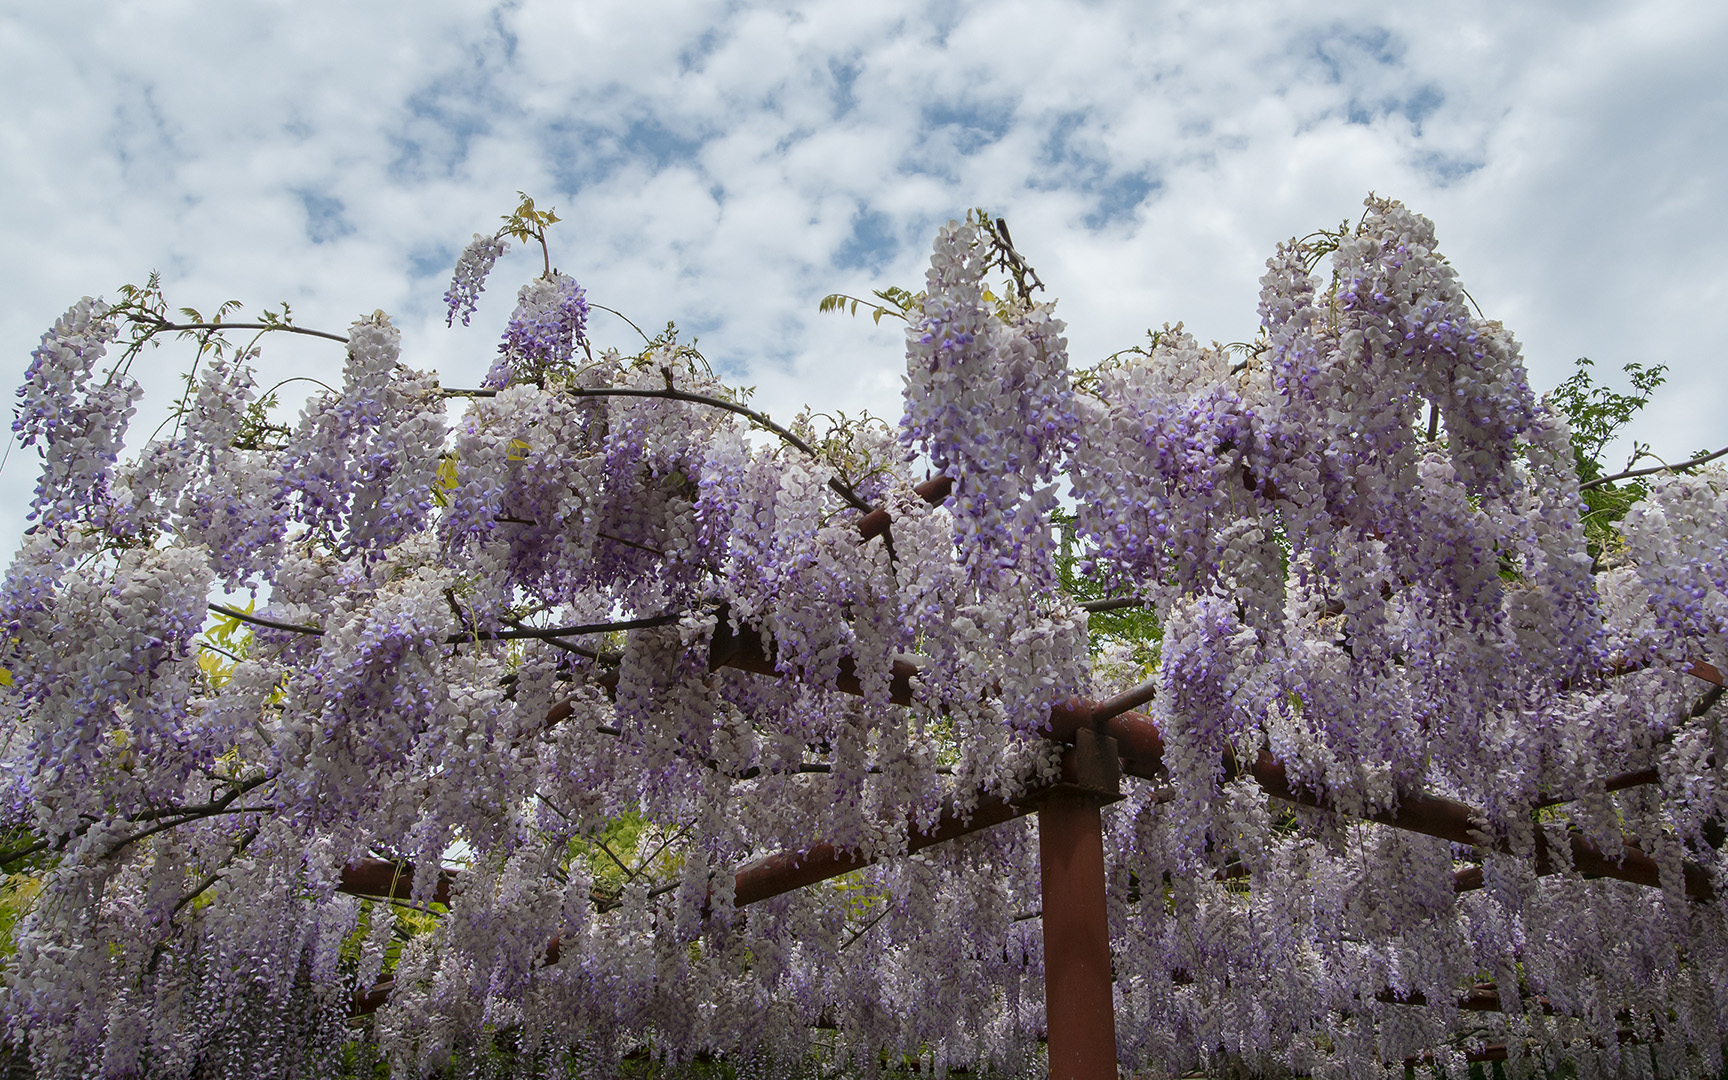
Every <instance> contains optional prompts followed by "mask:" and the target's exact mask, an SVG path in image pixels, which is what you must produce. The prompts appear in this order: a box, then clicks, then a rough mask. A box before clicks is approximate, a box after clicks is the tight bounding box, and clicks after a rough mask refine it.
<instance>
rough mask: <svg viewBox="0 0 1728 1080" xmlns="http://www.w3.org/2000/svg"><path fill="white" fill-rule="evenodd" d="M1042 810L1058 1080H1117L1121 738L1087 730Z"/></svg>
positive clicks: (1048, 986)
mask: <svg viewBox="0 0 1728 1080" xmlns="http://www.w3.org/2000/svg"><path fill="white" fill-rule="evenodd" d="M1078 735H1079V737H1078V739H1077V740H1076V743H1075V746H1074V748H1073V749H1072V750H1070V751H1068V752H1067V753H1066V754H1065V755H1063V763H1062V764H1063V769H1062V772H1063V777H1062V780H1063V782H1062V783H1060V784H1058V785H1057V786H1056V788H1055V789H1054V790H1053V791H1052V792H1051V793H1050V794H1049V795H1048V796H1046V797H1045V798H1044V799H1043V800H1042V801H1041V802H1040V803H1039V806H1038V873H1039V881H1040V885H1041V888H1042V891H1043V897H1044V1014H1045V1031H1046V1032H1047V1037H1048V1039H1049V1052H1050V1078H1051V1080H1116V1006H1115V1001H1114V998H1113V992H1112V987H1111V977H1110V927H1109V923H1108V920H1107V916H1106V913H1105V910H1104V824H1103V820H1102V817H1101V815H1100V814H1099V807H1100V806H1101V805H1102V804H1103V803H1106V802H1110V801H1113V800H1114V799H1116V798H1119V797H1120V796H1119V795H1118V794H1117V787H1118V779H1117V777H1118V773H1117V771H1116V770H1117V756H1116V740H1114V739H1109V738H1101V737H1098V736H1097V735H1095V734H1094V733H1093V732H1092V731H1090V730H1087V729H1082V730H1081V731H1080V732H1079V733H1078Z"/></svg>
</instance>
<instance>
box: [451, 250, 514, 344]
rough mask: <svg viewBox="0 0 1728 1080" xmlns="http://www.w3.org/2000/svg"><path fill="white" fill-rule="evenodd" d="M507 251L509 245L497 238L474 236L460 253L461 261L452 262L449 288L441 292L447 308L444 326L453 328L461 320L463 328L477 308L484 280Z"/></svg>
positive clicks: (484, 285)
mask: <svg viewBox="0 0 1728 1080" xmlns="http://www.w3.org/2000/svg"><path fill="white" fill-rule="evenodd" d="M509 250H510V243H509V241H507V240H505V239H504V238H503V237H501V236H496V235H494V236H485V235H482V234H481V233H475V234H474V239H473V240H472V241H470V242H469V244H468V246H467V247H465V248H463V249H462V255H461V257H459V258H458V259H457V260H456V273H455V275H454V276H453V277H452V278H451V279H450V287H449V288H448V289H446V290H444V303H445V304H446V305H448V306H449V308H450V311H449V314H448V315H446V316H445V318H444V324H445V325H446V326H454V325H455V324H456V320H457V319H461V320H462V325H463V326H467V325H468V320H469V319H470V318H471V317H473V315H474V311H475V309H476V308H477V307H479V304H480V294H481V293H482V292H483V291H485V289H486V276H487V275H488V274H490V273H491V272H492V266H493V264H494V263H496V262H497V261H498V257H499V256H500V255H503V254H504V253H505V252H506V251H509Z"/></svg>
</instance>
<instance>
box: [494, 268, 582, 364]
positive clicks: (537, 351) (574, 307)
mask: <svg viewBox="0 0 1728 1080" xmlns="http://www.w3.org/2000/svg"><path fill="white" fill-rule="evenodd" d="M587 327H588V300H587V294H586V293H585V292H584V291H583V289H582V287H581V286H580V285H578V284H576V279H575V278H572V277H569V276H568V275H565V274H561V273H559V272H558V271H556V270H554V271H553V272H552V273H551V275H550V276H547V277H541V278H536V279H535V280H534V281H531V282H529V283H528V284H527V285H524V286H522V291H521V292H520V293H518V294H517V297H516V310H515V311H513V312H511V314H510V322H509V323H508V324H507V325H506V326H505V327H504V340H503V341H502V342H501V343H500V344H499V346H498V359H497V360H495V361H493V364H492V370H491V371H489V372H487V373H486V383H485V385H486V386H488V387H492V388H500V387H504V386H508V385H509V384H511V383H513V382H544V381H545V380H546V379H548V378H551V377H554V376H557V375H561V374H564V373H566V372H568V371H569V370H570V367H571V362H572V360H573V359H574V358H575V353H576V347H577V346H578V345H581V344H583V343H584V342H585V341H586V340H587V336H586V332H587Z"/></svg>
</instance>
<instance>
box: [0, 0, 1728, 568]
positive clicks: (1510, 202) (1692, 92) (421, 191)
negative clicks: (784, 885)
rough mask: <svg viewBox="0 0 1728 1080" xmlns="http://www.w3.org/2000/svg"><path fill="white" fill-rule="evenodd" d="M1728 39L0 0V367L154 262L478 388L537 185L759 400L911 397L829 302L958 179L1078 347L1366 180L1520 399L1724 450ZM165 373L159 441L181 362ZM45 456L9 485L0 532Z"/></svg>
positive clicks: (1669, 14)
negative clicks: (1478, 329)
mask: <svg viewBox="0 0 1728 1080" xmlns="http://www.w3.org/2000/svg"><path fill="white" fill-rule="evenodd" d="M1725 53H1728V5H1723V4H1721V3H1719V2H1706V0H1689V2H1688V0H1639V2H1636V3H1600V2H1589V0H1566V2H1552V3H1544V2H1538V0H1529V2H1522V3H1518V4H1507V3H1503V2H1499V3H1491V4H1489V3H1473V2H1468V0H1453V2H1449V3H1445V4H1399V5H1387V4H1381V3H1375V4H1368V3H1350V2H1343V0H1325V2H1309V3H1303V4H1300V5H1297V4H1290V3H1275V2H1255V0H1223V2H1210V3H1161V2H1145V3H1138V4H1127V3H1109V2H1076V3H1058V2H1041V3H1020V2H1013V0H1006V2H997V3H992V4H988V5H984V4H968V3H960V2H955V0H925V2H923V3H905V2H902V0H872V2H870V3H857V2H832V0H815V2H808V3H801V4H797V5H791V6H767V5H757V4H745V3H719V2H706V0H631V2H628V3H617V2H610V0H605V2H602V0H559V2H547V0H518V2H511V3H504V4H501V5H496V6H486V5H484V4H480V3H460V2H455V0H422V2H419V3H415V4H388V5H386V4H365V3H355V2H353V0H348V2H345V3H325V2H322V0H295V2H293V3H289V2H286V0H271V2H254V3H230V4H197V3H191V2H187V0H178V2H176V0H132V2H127V3H113V2H109V3H89V2H84V0H57V2H56V3H53V4H43V3H26V2H23V0H4V2H0V206H4V208H5V210H4V213H3V214H0V297H3V298H4V299H3V301H0V378H3V379H4V380H5V381H7V382H8V383H10V384H13V385H15V384H16V383H17V382H18V381H19V378H20V377H21V375H22V372H23V370H24V368H25V365H26V364H27V363H28V361H29V354H30V350H31V349H32V348H33V347H34V346H35V344H36V342H37V341H38V339H39V337H40V335H41V333H42V331H43V330H44V329H46V328H47V327H48V326H49V325H50V324H51V323H52V322H53V320H54V319H55V318H56V316H57V315H58V314H59V313H60V312H61V311H63V310H64V309H65V308H66V307H67V305H68V304H69V303H70V302H72V301H74V300H76V299H77V298H78V297H79V296H81V295H85V294H91V295H102V294H106V295H107V296H109V297H112V296H113V295H114V290H115V288H116V286H118V285H120V284H122V283H124V282H136V281H141V280H142V279H143V278H144V277H145V275H146V274H148V273H149V272H150V271H151V270H152V269H157V270H160V271H161V272H162V275H163V281H164V283H165V285H166V287H167V289H168V291H169V296H170V300H171V302H173V303H175V304H188V305H192V306H195V307H199V308H206V309H207V308H209V307H213V306H214V305H215V304H216V303H218V302H220V301H222V300H226V299H229V298H235V299H240V300H243V301H245V302H246V303H247V304H248V305H249V307H253V308H256V307H257V306H259V305H262V304H265V303H276V302H279V301H282V300H287V301H289V302H291V303H292V304H293V306H294V310H295V312H296V315H297V318H298V319H299V321H300V322H301V323H302V324H304V325H308V326H315V327H324V328H329V329H341V328H343V327H344V326H346V324H347V323H348V322H350V321H351V320H352V319H354V318H355V317H356V316H358V315H359V314H361V313H363V312H370V311H372V310H373V309H375V308H383V309H384V310H386V311H388V312H390V313H391V314H392V315H393V316H394V317H395V318H396V320H397V321H398V323H399V325H401V326H402V327H403V329H404V332H405V334H406V337H407V341H408V348H409V352H410V356H409V357H408V359H409V360H410V362H412V363H415V364H416V365H417V366H424V367H432V368H436V369H437V370H438V371H439V372H440V373H441V375H442V376H443V379H444V382H445V384H446V385H472V384H474V383H475V382H476V381H477V380H478V379H479V377H480V376H481V374H482V373H483V372H484V371H485V369H486V366H487V364H488V362H489V358H490V354H491V353H492V352H493V348H494V345H493V342H494V341H495V340H496V335H497V332H498V330H499V328H500V327H501V326H502V324H503V321H504V319H505V317H506V316H507V314H508V309H509V307H510V306H511V294H512V293H513V291H514V289H515V287H516V286H517V285H518V284H520V283H521V282H522V281H525V280H526V279H527V278H528V277H529V276H531V275H532V274H533V273H534V272H535V271H536V270H537V262H538V255H537V254H535V255H534V256H533V257H532V258H530V256H529V255H528V254H526V253H524V252H523V251H521V250H520V249H518V250H516V251H513V252H512V254H511V255H510V256H509V257H508V258H507V259H506V260H504V261H503V262H501V263H500V266H499V269H498V270H497V271H496V272H495V275H494V278H493V285H492V288H491V289H490V290H489V291H488V293H487V295H486V297H485V299H484V302H483V306H482V308H481V312H480V314H479V316H477V317H476V319H475V321H474V324H473V326H471V327H468V328H466V329H463V328H458V329H456V330H447V329H445V327H444V320H443V311H442V304H441V301H440V297H441V295H442V293H443V292H444V289H445V287H446V285H447V283H448V278H449V271H450V267H451V264H452V262H453V260H454V258H455V255H456V253H457V252H458V251H459V250H460V249H461V247H462V245H463V244H464V243H465V242H466V241H467V239H468V237H469V236H470V235H471V234H472V233H473V232H474V231H476V230H485V231H488V232H490V231H491V230H492V229H493V228H495V227H496V224H497V222H498V220H499V215H501V214H503V213H505V212H507V211H508V210H509V209H510V208H511V206H512V205H513V203H514V196H515V193H516V191H518V190H525V191H527V192H529V193H530V194H532V195H534V196H535V197H536V198H537V199H538V200H539V202H540V203H541V204H542V205H555V206H556V207H557V209H558V212H559V214H560V215H561V216H562V217H564V218H565V219H566V223H565V224H561V225H559V226H558V227H557V229H556V230H555V231H554V234H553V244H554V249H553V259H554V262H555V263H556V264H557V265H558V266H560V267H561V268H563V269H564V270H566V271H568V272H570V273H573V274H574V275H576V277H577V278H578V280H580V281H581V282H583V283H584V284H585V285H586V286H587V287H588V290H589V293H590V296H591V297H592V298H593V299H595V300H597V301H599V302H601V303H604V304H606V305H608V306H610V307H614V308H617V309H619V310H620V311H623V312H625V313H627V314H629V315H630V316H631V317H632V318H634V319H635V320H636V321H637V322H639V323H641V324H643V325H644V326H652V325H660V324H664V323H665V321H666V320H668V319H672V320H676V321H677V323H678V325H679V326H680V327H682V328H684V330H685V331H686V332H687V333H692V334H695V335H697V336H698V337H699V339H700V347H701V348H702V349H703V350H704V352H705V353H706V354H707V355H708V356H709V358H710V359H711V360H712V361H713V362H714V363H715V365H716V366H717V367H718V368H720V369H721V370H722V371H723V372H724V373H725V374H726V375H727V376H728V377H730V378H731V379H732V380H734V381H736V382H741V383H746V384H753V385H755V386H756V387H757V388H758V401H759V402H761V403H762V404H763V405H764V406H765V407H766V408H768V409H769V410H770V411H771V412H773V413H774V414H776V415H777V416H785V415H789V414H790V413H791V412H793V411H795V410H796V409H797V407H798V406H799V405H800V404H802V403H809V404H811V405H814V406H816V407H817V408H820V409H845V410H847V411H852V410H856V409H859V408H868V409H870V410H872V411H874V412H876V413H878V414H882V415H887V416H890V417H894V416H897V415H898V396H899V382H900V372H901V371H902V369H903V360H902V358H901V355H900V352H899V348H898V340H897V335H896V334H895V333H894V332H893V330H892V329H891V328H890V327H889V326H887V325H886V323H885V325H884V326H882V327H880V328H876V327H873V326H872V325H871V323H870V321H869V320H868V319H847V318H842V317H837V316H834V315H818V314H817V311H816V304H817V300H818V299H819V298H820V297H821V296H822V295H823V294H825V293H828V292H832V291H847V292H853V293H861V294H867V293H868V291H869V290H870V289H871V288H873V287H878V286H881V285H886V284H891V283H898V284H904V285H909V286H914V287H915V286H916V285H917V284H918V282H919V281H920V280H921V278H922V272H923V271H922V267H923V262H924V260H925V258H926V255H927V252H928V245H929V240H930V237H931V235H932V231H933V229H934V228H935V226H937V225H938V224H940V223H941V222H943V221H946V220H948V219H949V218H951V217H955V216H958V215H961V214H963V213H964V211H965V209H966V208H967V207H970V206H985V207H988V208H990V209H991V210H992V211H994V212H996V213H999V214H1003V215H1005V216H1006V217H1007V219H1008V221H1009V222H1010V224H1011V226H1012V228H1013V232H1014V237H1015V240H1016V242H1017V244H1018V246H1019V247H1020V249H1021V250H1022V251H1023V252H1024V253H1025V254H1026V255H1027V256H1028V257H1029V258H1030V259H1031V260H1032V261H1033V263H1034V264H1035V265H1036V266H1037V267H1038V269H1039V271H1040V273H1041V275H1042V277H1043V279H1044V280H1045V281H1046V282H1047V283H1048V285H1049V287H1050V291H1051V293H1053V294H1054V295H1056V296H1058V297H1060V298H1061V309H1060V310H1061V312H1062V313H1063V314H1064V316H1065V317H1066V319H1067V320H1068V323H1069V336H1070V342H1071V352H1072V355H1073V357H1074V359H1075V362H1076V363H1085V362H1090V361H1091V360H1093V359H1096V358H1097V357H1100V356H1102V355H1104V354H1106V353H1109V352H1111V351H1114V350H1115V349H1118V348H1121V347H1123V346H1126V345H1129V344H1132V343H1134V342H1135V340H1136V339H1137V338H1138V337H1139V336H1140V335H1141V334H1142V333H1143V332H1144V331H1145V330H1146V329H1147V328H1148V327H1156V326H1159V325H1162V324H1163V323H1165V322H1167V321H1168V322H1174V321H1177V320H1185V321H1186V323H1187V325H1188V326H1189V328H1190V329H1192V330H1193V331H1194V332H1195V333H1196V334H1198V335H1199V336H1200V337H1201V338H1203V339H1212V338H1217V339H1220V340H1224V341H1231V340H1240V339H1246V338H1248V337H1251V336H1252V334H1253V333H1254V331H1255V328H1256V315H1255V300H1256V290H1257V286H1256V279H1257V278H1258V276H1259V274H1260V273H1261V270H1262V267H1263V263H1264V261H1265V259H1266V257H1267V256H1268V255H1269V254H1271V251H1272V248H1273V246H1274V244H1276V243H1277V242H1278V241H1279V240H1281V239H1286V238H1289V237H1291V236H1293V235H1298V234H1303V233H1307V232H1309V231H1310V230H1312V229H1314V228H1317V227H1320V226H1327V225H1336V224H1337V223H1339V222H1340V221H1343V220H1344V219H1346V218H1348V219H1351V220H1354V219H1355V217H1356V216H1357V215H1358V214H1359V213H1360V206H1361V201H1362V198H1363V196H1364V195H1365V194H1367V193H1368V192H1369V191H1375V192H1378V193H1380V194H1382V195H1387V196H1392V197H1395V198H1398V199H1401V200H1403V201H1404V202H1405V203H1407V204H1409V205H1411V206H1412V207H1414V208H1416V209H1418V210H1420V211H1422V212H1423V213H1426V214H1428V215H1429V216H1430V217H1432V218H1433V219H1434V220H1435V221H1436V223H1437V225H1438V229H1439V235H1440V242H1441V248H1442V250H1443V251H1444V252H1445V253H1446V254H1447V255H1448V256H1449V257H1450V258H1451V259H1452V261H1453V263H1454V265H1456V266H1457V267H1458V269H1459V271H1460V273H1461V274H1462V275H1463V278H1464V281H1465V284H1466V286H1467V287H1468V288H1469V289H1470V290H1471V292H1472V294H1473V295H1474V296H1475V297H1476V298H1477V300H1478V301H1479V302H1480V304H1481V305H1482V307H1483V308H1484V309H1485V311H1486V312H1487V313H1488V314H1489V315H1490V316H1491V317H1495V318H1499V319H1502V320H1503V321H1505V322H1506V323H1507V324H1508V325H1509V326H1511V327H1512V328H1513V330H1514V331H1515V333H1516V334H1517V335H1518V337H1519V338H1520V340H1521V341H1522V342H1523V345H1524V353H1525V357H1526V361H1527V363H1528V364H1529V366H1530V368H1531V371H1532V379H1533V382H1534V383H1535V384H1536V385H1537V386H1538V387H1539V388H1546V387H1549V386H1552V385H1553V384H1554V383H1556V382H1558V381H1559V380H1560V379H1562V378H1563V377H1565V375H1566V374H1567V372H1568V371H1569V369H1570V366H1571V364H1572V362H1573V360H1574V359H1575V358H1576V357H1579V356H1586V355H1587V356H1590V357H1592V358H1593V359H1594V360H1595V361H1596V362H1597V365H1598V370H1599V371H1606V372H1608V373H1613V372H1617V371H1618V370H1619V368H1620V367H1621V366H1622V365H1623V364H1625V363H1627V362H1628V361H1634V360H1636V361H1642V362H1647V363H1665V364H1668V365H1669V366H1670V367H1671V369H1672V374H1671V376H1670V381H1669V384H1668V386H1666V387H1664V388H1663V390H1662V391H1661V392H1660V394H1659V396H1658V399H1657V400H1656V402H1655V403H1654V404H1653V405H1652V407H1651V409H1650V410H1649V412H1648V414H1647V417H1646V419H1645V421H1644V423H1643V426H1642V428H1641V430H1640V432H1639V435H1640V437H1642V438H1645V439H1647V440H1648V441H1650V442H1652V443H1654V444H1655V447H1656V449H1657V450H1658V452H1661V453H1663V454H1665V455H1667V456H1670V457H1675V458H1677V457H1681V456H1684V455H1686V454H1687V453H1688V452H1690V451H1693V450H1695V449H1698V448H1700V447H1704V446H1709V447H1712V448H1714V447H1717V446H1720V445H1723V444H1725V443H1728V381H1725V380H1724V379H1723V378H1722V377H1721V373H1722V372H1723V371H1724V364H1723V354H1722V352H1721V344H1720V343H1721V339H1722V333H1721V330H1720V329H1719V326H1720V323H1721V320H1722V315H1723V312H1724V307H1725V304H1728V257H1725V255H1724V252H1725V251H1728V198H1725V196H1728V92H1725V91H1728V78H1725V76H1724V74H1723V72H1724V70H1725V65H1724V64H1723V61H1722V57H1723V56H1724V55H1725ZM594 331H595V337H596V339H597V340H599V341H601V342H616V343H619V344H627V343H628V341H629V340H630V337H631V331H630V330H629V329H628V327H627V326H625V325H624V324H623V323H622V322H620V321H618V320H616V319H613V318H612V317H610V316H607V315H604V314H601V313H597V314H596V318H595V324H594ZM149 359H150V364H151V365H152V366H151V369H150V370H149V371H147V372H145V374H146V377H147V381H148V382H149V385H150V386H151V388H152V390H153V398H152V400H153V401H154V402H156V403H157V404H156V407H155V409H152V408H151V407H150V406H148V405H147V406H146V410H145V413H144V414H143V416H141V421H142V422H143V423H144V425H145V427H148V426H150V425H151V424H153V422H154V419H153V417H159V416H160V411H159V410H160V402H161V401H162V399H163V398H164V397H165V396H166V395H167V394H168V393H169V392H171V390H172V388H173V383H172V379H173V374H174V372H176V371H177V370H179V369H180V367H181V366H183V364H184V363H185V361H186V359H187V358H186V356H185V355H184V354H183V353H178V352H175V351H173V350H171V349H164V350H162V351H161V352H159V353H156V354H154V355H152V356H151V357H150V358H149ZM340 361H341V357H340V353H339V350H338V349H336V348H334V347H330V346H327V345H320V344H317V343H314V342H309V341H293V342H281V341H272V342H268V343H267V346H266V353H265V358H264V364H263V365H262V367H263V369H264V371H265V373H266V374H267V375H268V374H278V375H284V376H285V375H289V374H292V375H302V374H313V375H323V376H324V377H326V378H329V377H331V376H332V375H333V374H334V373H335V372H336V371H337V370H338V369H339V366H340ZM32 459H33V455H32V454H30V453H26V452H19V451H14V452H13V453H12V454H11V459H10V461H9V462H8V464H7V466H6V467H5V469H4V470H3V471H0V543H3V544H4V545H5V546H7V547H8V548H9V547H10V546H11V545H12V544H13V543H14V542H15V538H16V536H17V534H18V531H19V529H21V528H22V524H23V522H22V513H23V508H24V506H25V504H26V503H27V502H28V498H29V490H30V487H31V486H32V485H33V483H34V479H35V476H34V461H33V460H32Z"/></svg>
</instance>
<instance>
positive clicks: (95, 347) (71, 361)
mask: <svg viewBox="0 0 1728 1080" xmlns="http://www.w3.org/2000/svg"><path fill="white" fill-rule="evenodd" d="M111 311H112V309H111V308H110V306H109V305H108V304H106V303H103V302H102V301H101V300H92V299H90V298H89V297H85V298H84V299H83V300H80V301H79V302H78V303H76V304H74V305H73V306H72V307H71V308H70V309H69V310H68V311H67V312H66V314H64V315H62V316H61V317H60V319H59V321H57V322H56V323H55V324H54V328H53V329H51V330H49V331H48V332H47V333H46V334H43V335H42V344H40V345H38V346H37V347H36V350H35V351H34V352H33V353H31V354H30V367H29V368H28V369H27V370H26V371H25V373H24V385H23V386H21V387H19V388H18V398H19V402H18V414H17V417H16V418H15V419H14V420H13V421H12V431H13V433H14V434H16V435H17V436H18V437H19V439H20V440H22V442H23V444H24V445H25V446H35V445H40V446H41V447H42V456H43V466H42V477H41V479H40V480H39V481H37V484H36V496H35V498H34V499H33V500H32V501H31V503H30V517H31V519H32V520H39V521H41V523H42V524H43V525H48V526H52V525H57V524H59V523H61V522H68V521H80V520H81V521H94V522H101V521H102V519H103V516H104V515H105V514H106V513H107V512H108V502H109V500H108V480H109V476H110V473H111V472H112V470H113V467H114V463H115V461H116V460H117V459H118V457H119V454H120V447H121V442H122V440H123V439H124V438H125V436H126V424H127V421H128V420H130V419H131V417H132V413H133V411H134V409H135V407H136V404H137V401H138V398H139V396H140V394H142V392H143V391H142V390H141V389H140V387H139V385H138V382H137V380H135V379H133V378H132V377H131V376H130V375H128V374H127V373H125V372H124V371H122V370H119V369H115V370H111V371H106V372H99V371H98V369H97V365H98V364H99V363H100V362H101V360H102V358H103V357H104V356H105V355H107V350H108V343H109V342H111V341H113V340H114V337H115V335H116V333H117V332H118V327H117V325H116V322H115V319H114V318H113V317H112V315H111Z"/></svg>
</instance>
